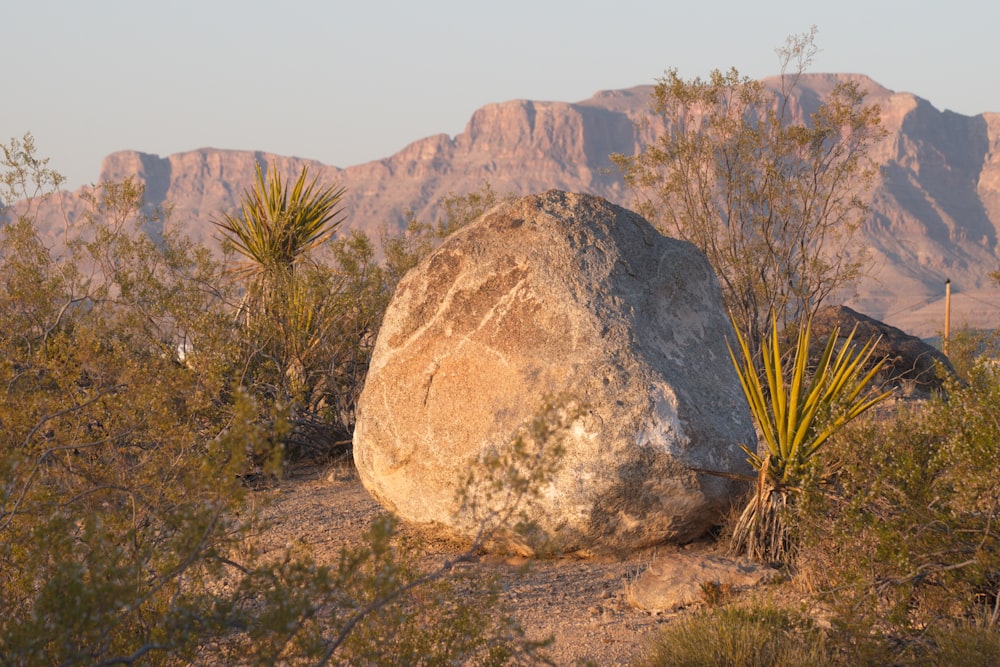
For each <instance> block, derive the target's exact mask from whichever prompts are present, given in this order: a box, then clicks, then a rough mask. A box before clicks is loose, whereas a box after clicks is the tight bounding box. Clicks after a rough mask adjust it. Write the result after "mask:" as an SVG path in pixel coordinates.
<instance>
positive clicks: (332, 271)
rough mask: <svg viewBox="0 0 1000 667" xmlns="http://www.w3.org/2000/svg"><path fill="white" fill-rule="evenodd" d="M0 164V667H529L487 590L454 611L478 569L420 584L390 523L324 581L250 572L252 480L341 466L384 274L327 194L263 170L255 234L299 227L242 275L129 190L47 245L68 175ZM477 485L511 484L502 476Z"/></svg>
mask: <svg viewBox="0 0 1000 667" xmlns="http://www.w3.org/2000/svg"><path fill="white" fill-rule="evenodd" d="M3 148H4V151H3V153H4V163H3V165H4V169H5V171H4V174H3V186H2V187H3V192H0V201H3V202H14V201H18V200H25V198H27V200H26V204H25V205H23V207H22V208H19V209H18V210H16V211H15V210H13V209H4V210H3V211H2V213H3V214H4V216H3V217H4V224H3V225H2V227H0V609H3V614H2V616H0V656H2V662H3V664H12V665H35V664H62V665H75V664H80V665H91V664H131V663H140V664H188V663H191V662H196V663H225V664H273V663H275V662H281V663H283V664H299V663H309V664H324V663H329V662H336V663H342V664H387V663H397V664H455V663H476V664H508V663H511V662H513V663H518V662H523V661H528V660H535V659H537V657H538V656H537V651H538V648H539V645H538V644H537V643H533V642H530V641H527V640H526V639H525V638H524V635H523V633H522V632H521V631H520V628H519V627H518V626H517V623H516V621H515V620H514V619H512V618H511V617H510V616H509V614H507V613H505V612H504V610H503V608H502V606H501V605H500V604H499V601H498V597H497V592H498V589H497V586H496V585H495V583H491V582H490V581H488V580H486V581H484V580H483V578H482V576H481V575H477V579H476V582H475V583H476V585H475V588H474V590H477V591H479V593H480V594H479V595H456V594H454V590H455V587H456V586H461V585H462V580H463V578H465V577H467V576H468V573H467V570H464V569H463V568H462V567H460V564H461V562H462V561H463V559H467V558H468V556H469V553H471V552H469V553H466V554H461V555H459V556H457V557H456V558H455V559H453V560H452V561H449V562H446V563H444V564H443V565H441V566H440V567H438V568H435V569H431V570H425V569H421V568H420V567H417V566H416V565H415V563H416V559H415V558H413V557H412V555H411V554H410V553H409V552H407V550H406V548H405V547H404V545H401V544H400V543H399V542H398V540H396V538H395V530H394V528H395V524H394V522H393V521H392V519H391V518H385V519H384V520H380V521H378V522H376V523H375V524H374V525H372V527H371V529H370V531H369V533H368V537H367V539H366V541H365V544H364V546H362V547H359V548H353V549H346V548H345V549H344V550H343V551H342V552H341V554H340V558H339V560H338V561H337V562H334V563H320V562H316V560H314V559H313V557H312V556H311V555H310V553H309V552H308V550H306V549H305V548H304V547H302V546H301V545H299V546H295V547H289V549H288V550H287V553H285V554H284V556H283V557H282V558H280V559H277V560H275V559H274V558H271V559H264V558H262V557H261V556H260V555H259V554H258V553H257V550H256V538H255V536H256V535H258V534H259V532H260V531H261V530H264V529H266V527H265V526H263V525H262V524H261V518H260V516H261V515H260V513H259V509H260V505H261V502H262V501H263V500H264V496H261V495H260V494H256V493H254V492H252V491H251V490H249V489H250V487H251V486H253V484H251V481H252V480H261V479H263V480H266V479H267V478H268V476H275V475H280V474H281V471H282V467H283V465H284V464H285V463H286V462H288V461H289V460H292V459H294V458H295V457H304V456H307V457H312V458H315V459H319V460H328V459H329V457H331V456H335V455H337V454H338V452H340V451H342V450H343V449H344V444H345V443H344V440H345V439H347V438H348V437H349V433H350V430H351V428H352V427H353V402H354V400H355V398H356V396H357V391H358V389H359V387H360V383H361V381H362V379H363V374H364V369H365V366H366V364H367V355H368V354H369V353H370V349H371V345H372V343H373V339H374V335H375V333H376V332H377V328H378V323H379V322H380V320H381V311H382V310H383V309H384V307H385V304H386V302H387V300H388V295H389V294H391V291H392V287H393V281H394V280H395V279H397V275H398V274H394V273H393V270H392V267H386V266H385V265H381V264H378V263H376V262H375V260H374V251H373V244H372V243H371V241H370V240H368V239H367V238H365V237H363V236H360V235H353V236H350V237H347V238H345V239H342V240H340V241H338V242H335V243H333V244H332V246H331V245H330V244H324V243H322V241H323V240H324V237H326V236H328V232H329V231H331V229H330V227H331V224H330V223H333V222H335V215H334V216H328V215H327V214H330V213H333V212H334V209H333V207H330V206H327V205H328V204H335V203H336V196H335V195H336V194H337V192H336V191H335V190H330V189H317V190H310V188H309V185H308V183H307V182H306V180H305V173H303V174H302V179H301V182H300V183H298V184H297V185H296V186H295V187H293V189H292V193H291V194H290V196H289V193H287V191H286V189H285V187H284V185H283V184H282V183H281V182H280V181H277V180H271V181H267V180H266V179H265V177H264V174H260V178H259V179H258V183H257V186H258V188H257V190H254V191H251V192H248V193H247V195H246V197H245V202H249V204H248V206H249V207H250V208H251V214H252V215H251V216H249V217H251V218H252V217H253V215H257V217H256V218H253V221H256V222H257V223H262V225H264V226H266V225H267V224H272V225H273V224H274V223H291V224H292V225H293V226H294V225H295V224H297V223H296V221H298V223H302V222H303V221H306V222H307V223H309V224H310V225H312V227H311V231H309V230H305V231H306V232H307V233H305V234H302V235H299V236H295V239H297V241H296V242H293V243H291V244H290V245H289V243H288V240H289V239H288V238H286V237H287V234H285V232H287V231H288V230H287V229H286V230H283V231H282V230H280V229H278V231H279V232H280V233H279V234H278V236H279V237H280V238H279V239H278V240H277V241H276V243H275V245H274V247H272V248H271V249H272V250H275V249H284V250H288V249H291V250H292V252H291V254H288V255H282V256H279V257H278V258H277V260H276V264H275V265H274V266H271V265H266V262H258V264H257V266H256V267H255V268H254V269H252V270H249V271H246V270H244V271H235V272H234V271H233V270H232V267H233V266H235V264H234V263H233V261H232V257H226V258H223V259H222V260H219V259H217V258H215V257H213V256H212V254H211V253H210V252H209V251H208V250H207V249H205V248H202V247H198V246H195V245H193V244H191V243H190V242H188V241H187V240H185V239H183V238H180V237H179V236H178V235H177V234H176V233H175V232H174V231H173V230H172V228H171V224H170V216H169V211H164V210H152V209H150V207H149V206H148V205H146V203H145V201H144V197H143V194H144V193H143V189H142V187H141V185H139V184H138V183H137V182H136V181H134V180H132V179H126V180H125V181H122V182H118V183H104V184H102V185H100V186H98V187H95V188H93V189H91V190H89V192H88V193H87V194H86V200H87V201H88V203H89V210H88V212H87V214H86V215H85V216H84V218H83V220H79V221H75V222H73V223H72V224H69V223H67V227H66V230H65V232H66V234H65V236H64V238H62V239H61V242H60V245H59V246H57V247H54V248H50V247H47V246H46V245H45V244H44V243H43V242H42V239H41V237H40V236H39V233H38V230H37V229H36V227H35V221H34V218H33V214H34V210H35V207H34V206H33V203H34V201H35V200H34V199H33V198H34V197H40V196H44V194H45V193H46V192H48V191H49V190H50V189H51V188H53V187H55V186H57V185H58V183H59V182H60V180H61V179H60V177H59V176H58V174H56V173H55V172H53V171H51V170H50V169H49V168H48V166H47V162H46V161H44V160H41V159H39V158H37V157H36V156H35V155H34V150H33V145H32V142H31V138H30V136H27V137H25V138H24V139H22V140H13V141H11V142H10V144H9V145H6V146H4V147H3ZM296 193H298V194H296ZM317 197H318V199H317ZM457 201H458V200H457V199H456V202H457ZM310 203H312V204H318V205H317V206H310ZM456 205H457V204H456ZM254 206H257V207H256V208H253V207H254ZM296 206H298V207H299V209H298V210H299V211H300V212H301V211H302V210H303V209H305V210H306V213H307V215H301V216H298V217H296V216H295V215H293V214H294V213H295V210H296ZM456 210H457V209H456ZM317 212H318V213H319V215H318V216H317V215H315V214H316V213H317ZM247 219H248V216H247V209H246V208H245V209H244V212H243V217H242V218H240V220H242V221H243V222H246V221H247ZM226 220H227V221H228V224H229V227H228V230H229V231H230V232H231V233H232V235H233V247H236V248H239V249H241V251H243V253H242V254H244V255H247V252H249V251H250V250H251V248H250V245H251V243H252V241H253V238H252V237H253V234H254V233H257V232H261V231H262V226H258V227H257V228H256V230H254V229H253V228H251V229H250V233H249V235H243V236H240V235H238V234H236V231H237V229H236V228H237V226H238V224H239V222H238V221H237V220H236V219H235V218H227V219H226ZM317 222H318V223H319V224H316V223H317ZM243 231H247V229H245V228H244V229H243ZM292 231H294V230H292ZM298 231H303V230H301V229H299V230H298ZM282 234H285V236H282ZM293 236H294V235H293ZM241 244H242V245H241ZM430 245H432V243H431V242H428V243H427V244H425V245H422V246H420V247H409V246H403V247H401V248H399V249H398V250H399V252H397V255H396V260H397V261H400V262H401V261H404V260H405V261H407V262H412V261H415V259H416V255H417V254H419V253H422V252H426V249H427V248H429V247H430ZM258 249H259V248H258ZM251 254H252V253H251ZM261 257H262V258H264V259H268V258H269V257H271V256H270V255H262V256H261ZM250 259H253V260H254V261H257V259H260V258H254V257H250ZM547 433H549V434H550V432H547ZM526 455H527V454H526ZM508 463H509V464H510V465H521V466H522V467H523V462H517V461H514V462H508ZM484 465H485V464H484ZM477 479H478V480H479V481H480V483H483V484H492V483H493V481H494V480H495V479H501V480H504V481H503V482H501V484H506V483H512V484H521V485H522V486H523V484H525V483H526V482H524V481H523V480H521V478H520V477H519V473H517V472H516V471H511V470H508V469H507V467H505V466H492V467H488V468H487V469H484V471H483V472H481V474H480V475H479V476H478V478H477ZM460 482H461V480H456V486H458V485H459V483H460ZM525 495H526V494H524V493H520V494H519V495H518V496H517V497H518V499H521V498H524V497H525ZM527 495H530V494H527ZM513 509H514V508H513V507H512V508H511V510H512V511H513ZM489 537H490V534H489V531H487V533H485V534H484V536H483V539H488V538H489ZM475 547H476V545H473V549H474V548H475Z"/></svg>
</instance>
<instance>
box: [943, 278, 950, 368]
mask: <svg viewBox="0 0 1000 667" xmlns="http://www.w3.org/2000/svg"><path fill="white" fill-rule="evenodd" d="M949 338H951V278H948V279H946V280H945V281H944V340H943V341H942V344H941V347H942V349H943V351H944V356H946V357H947V356H948V339H949Z"/></svg>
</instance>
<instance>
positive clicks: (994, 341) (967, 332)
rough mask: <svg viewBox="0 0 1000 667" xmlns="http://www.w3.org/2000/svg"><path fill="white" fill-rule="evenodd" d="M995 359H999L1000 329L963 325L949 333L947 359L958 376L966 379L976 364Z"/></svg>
mask: <svg viewBox="0 0 1000 667" xmlns="http://www.w3.org/2000/svg"><path fill="white" fill-rule="evenodd" d="M997 359H1000V331H998V330H995V329H994V330H982V329H972V328H969V327H963V328H961V329H959V330H958V331H956V332H954V333H952V334H951V340H950V341H949V342H948V361H950V362H951V365H952V367H953V368H954V369H955V372H956V373H957V374H958V377H960V378H964V379H967V378H969V377H971V376H972V375H973V374H974V373H975V372H976V371H975V369H976V366H978V365H980V364H984V363H986V364H988V363H994V362H995V361H996V360H997Z"/></svg>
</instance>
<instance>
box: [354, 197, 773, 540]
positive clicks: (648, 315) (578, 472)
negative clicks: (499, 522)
mask: <svg viewBox="0 0 1000 667" xmlns="http://www.w3.org/2000/svg"><path fill="white" fill-rule="evenodd" d="M732 336H733V333H732V327H731V324H730V322H729V320H728V318H727V316H726V314H725V312H724V311H723V308H722V299H721V293H720V289H719V284H718V281H717V279H716V277H715V274H714V273H713V271H712V269H711V267H710V266H709V264H708V262H707V261H706V259H705V257H704V255H703V254H702V253H701V252H699V251H698V250H697V249H696V248H695V247H694V246H693V245H691V244H689V243H686V242H683V241H678V240H675V239H670V238H667V237H665V236H663V235H661V234H660V233H659V232H658V231H656V229H655V228H653V227H652V225H650V224H649V223H648V222H647V221H646V220H644V219H643V218H641V217H640V216H638V215H636V214H635V213H632V212H630V211H627V210H625V209H623V208H620V207H618V206H614V205H612V204H610V203H609V202H607V201H605V200H604V199H601V198H598V197H592V196H586V195H575V194H568V193H564V192H558V191H550V192H547V193H545V194H542V195H537V196H529V197H524V198H521V199H517V200H514V201H512V202H508V203H505V204H503V205H501V206H499V207H497V208H495V209H493V210H491V211H489V212H488V213H486V214H485V215H484V216H483V217H482V218H481V219H480V220H478V221H477V222H475V223H473V224H472V225H470V226H469V227H467V228H465V229H462V230H460V231H459V232H457V233H455V234H453V235H452V236H450V237H449V238H448V239H447V240H446V241H445V242H444V243H443V244H442V245H441V247H440V248H438V249H437V250H436V251H435V252H433V253H432V254H431V255H430V256H429V257H427V258H425V259H424V261H422V262H421V263H420V264H419V265H418V266H417V267H416V268H415V269H413V270H412V271H411V272H410V273H408V274H407V275H406V277H405V278H404V279H403V280H402V282H401V283H400V284H399V287H398V289H397V291H396V294H395V296H394V297H393V300H392V303H391V304H390V306H389V308H388V310H387V312H386V315H385V320H384V322H383V324H382V329H381V331H380V333H379V336H378V341H377V343H376V345H375V350H374V354H373V356H372V360H371V366H370V369H369V371H368V377H367V380H366V382H365V388H364V391H363V392H362V394H361V397H360V399H359V401H358V410H357V427H356V430H355V434H354V458H355V462H356V464H357V468H358V472H359V474H360V477H361V481H362V482H363V484H364V485H365V488H367V489H368V491H369V492H370V493H371V494H372V495H373V496H374V497H375V498H376V499H377V500H378V501H379V502H380V503H382V504H383V505H384V506H385V507H386V508H388V509H390V510H391V511H393V512H395V513H397V514H398V515H399V516H401V517H402V518H403V519H404V520H407V521H410V522H415V523H419V524H437V525H440V526H444V527H445V528H446V529H448V530H449V531H450V532H452V533H456V534H458V535H459V536H464V537H472V536H474V535H475V534H476V531H477V529H478V526H477V525H476V523H475V521H469V520H468V518H467V517H463V515H462V513H461V512H459V511H458V509H459V501H458V499H457V498H456V488H457V487H458V486H459V485H460V484H461V483H462V480H463V478H465V477H466V475H467V473H468V471H469V469H470V467H471V466H473V464H474V463H475V462H476V461H477V460H479V459H480V458H481V457H482V456H484V455H485V454H488V453H490V452H503V451H504V450H505V448H509V447H510V443H511V441H512V440H513V438H514V437H515V435H516V434H517V433H518V432H519V430H520V429H522V428H523V427H524V425H525V424H527V423H529V422H531V420H532V418H533V416H534V415H535V414H536V413H537V411H538V409H539V407H540V406H542V405H543V404H545V402H546V401H547V400H551V397H553V396H557V397H571V398H573V399H575V400H576V401H578V402H580V403H581V404H583V405H585V406H586V409H585V411H584V413H583V415H582V416H581V417H580V418H579V419H577V420H576V421H575V422H574V423H573V424H571V425H569V426H568V427H567V428H566V429H564V430H563V432H562V433H561V436H562V437H563V438H564V439H563V448H564V450H565V453H564V454H563V456H562V457H561V459H560V467H559V470H558V472H557V473H556V474H555V476H554V478H553V479H552V480H551V483H549V484H547V485H545V486H544V488H542V489H540V491H541V493H540V495H539V498H538V499H537V501H536V502H535V503H534V504H533V505H532V506H531V507H530V508H529V509H528V511H529V513H530V515H529V517H528V518H529V519H531V520H533V521H534V522H535V523H536V527H537V529H538V532H537V533H536V535H538V534H541V535H544V536H545V537H546V538H547V540H548V543H547V546H548V547H549V548H554V549H558V550H560V551H563V552H583V553H586V552H600V551H622V550H629V549H634V548H642V547H646V546H650V545H653V544H659V543H666V542H685V541H688V540H691V539H693V538H695V537H698V536H699V535H701V534H703V533H705V532H706V531H707V530H709V529H710V528H712V527H713V526H714V525H717V524H718V523H719V521H720V518H721V517H722V515H723V513H724V512H725V511H727V509H728V508H729V507H730V506H731V503H732V502H733V501H734V499H735V498H736V496H737V494H738V493H739V491H740V490H741V485H740V484H739V483H738V482H734V481H732V479H731V478H727V477H724V476H720V475H714V474H709V473H706V472H704V471H706V470H708V471H714V472H721V473H724V474H726V473H728V474H732V473H737V474H749V473H750V470H749V467H748V464H747V463H746V461H745V458H746V457H745V455H744V454H743V452H742V451H741V450H740V447H739V445H740V444H747V445H750V446H753V445H754V444H755V443H756V436H755V433H754V428H753V424H752V422H751V419H750V415H749V411H748V408H747V404H746V402H745V399H744V398H743V395H742V393H741V390H740V387H739V383H738V380H737V377H736V374H735V371H734V369H733V367H732V363H731V361H730V358H729V353H728V351H727V349H726V339H727V337H728V338H729V339H732ZM521 546H522V547H523V548H524V549H525V550H530V548H531V547H530V545H521Z"/></svg>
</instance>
